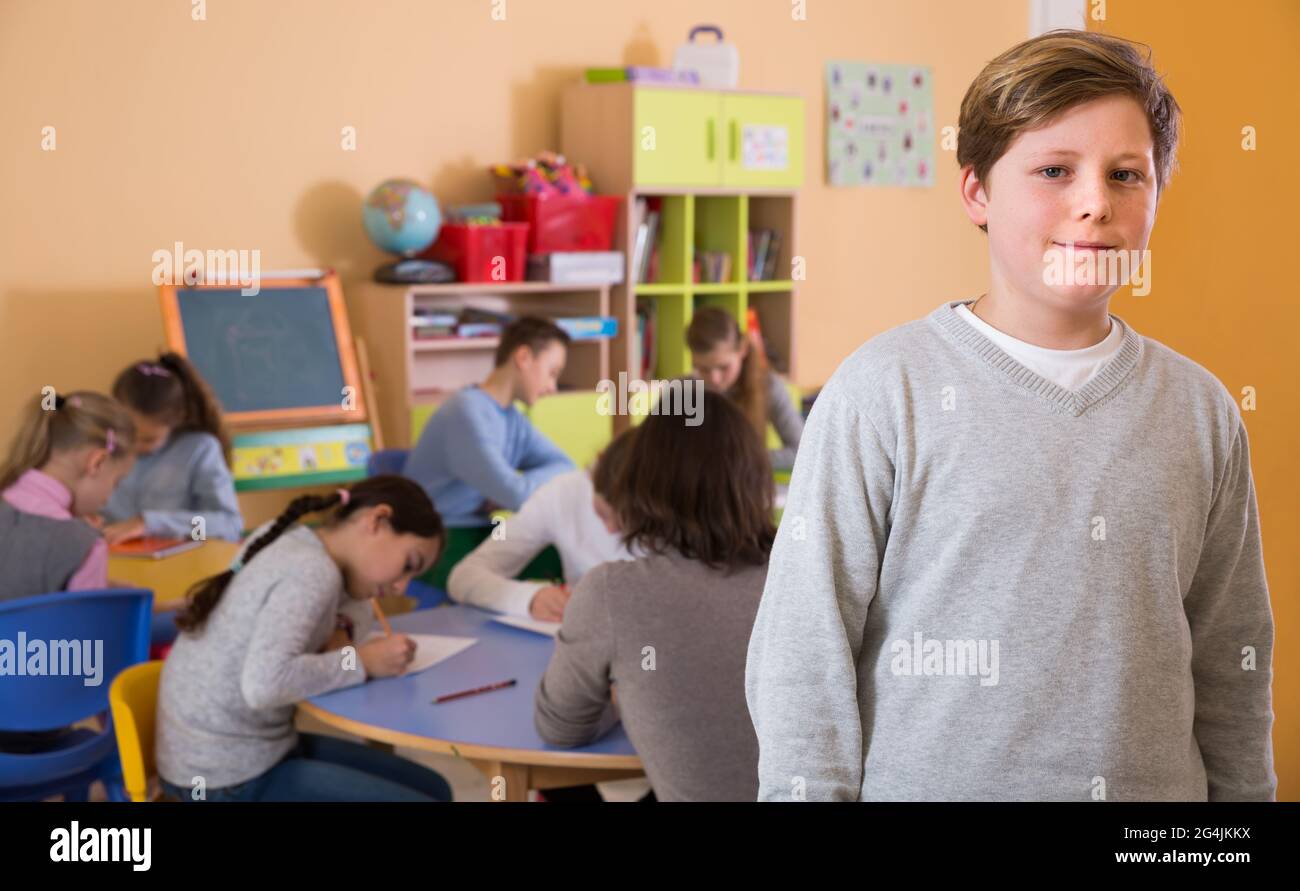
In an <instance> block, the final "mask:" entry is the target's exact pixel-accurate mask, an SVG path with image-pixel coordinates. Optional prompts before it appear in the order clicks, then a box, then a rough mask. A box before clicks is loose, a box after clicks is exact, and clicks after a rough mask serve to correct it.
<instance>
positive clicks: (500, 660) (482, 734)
mask: <svg viewBox="0 0 1300 891" xmlns="http://www.w3.org/2000/svg"><path fill="white" fill-rule="evenodd" d="M492 615H493V614H492V613H490V612H486V611H484V610H480V609H476V608H474V607H470V606H460V605H449V606H440V607H437V608H435V609H426V610H419V611H417V612H412V613H406V614H404V615H400V616H394V617H393V618H392V620H391V624H392V626H393V628H394V630H397V631H405V632H408V633H422V634H446V635H454V636H457V637H473V638H476V639H477V640H478V642H477V643H476V644H474V645H473V646H471V647H469V648H468V649H466V650H463V651H461V652H460V653H457V654H456V655H455V656H452V657H451V658H450V659H448V660H446V661H444V662H440V663H438V664H437V665H435V666H434V667H433V668H430V669H428V670H427V671H422V672H419V673H418V674H414V675H410V676H405V677H396V678H382V679H379V680H371V681H367V682H366V683H364V684H360V685H359V686H356V687H351V688H349V689H346V690H337V691H335V692H333V693H326V694H324V695H323V696H317V697H314V698H313V699H310V700H308V701H306V702H304V703H302V704H301V705H300V706H299V708H300V709H302V711H303V712H304V713H305V714H308V715H310V716H312V717H313V718H315V719H316V720H318V721H321V722H322V723H324V724H326V725H328V726H330V727H333V728H335V729H337V730H342V731H344V732H346V733H351V734H353V735H355V736H359V737H362V738H363V739H366V740H368V741H370V742H371V743H372V744H375V745H378V746H381V747H385V748H391V747H393V746H405V747H408V748H413V749H422V750H424V751H428V752H440V753H443V754H450V755H457V756H460V757H463V758H466V759H468V760H469V761H470V762H472V763H473V764H474V765H475V766H476V767H478V768H479V769H480V770H481V771H483V773H484V774H485V775H486V776H487V778H488V783H489V786H490V788H491V790H492V794H493V797H494V800H502V801H526V800H527V797H528V790H529V789H554V788H557V787H562V786H573V785H579V784H585V783H594V782H599V781H602V780H613V779H622V778H626V777H634V776H642V774H643V772H642V768H641V760H640V758H638V757H637V754H636V751H635V750H634V749H633V748H632V743H631V742H630V741H629V740H628V738H627V734H626V733H625V732H624V730H623V725H622V724H619V725H617V726H615V727H614V729H613V730H611V731H610V732H609V733H606V734H605V735H604V736H603V737H601V738H600V739H598V740H597V741H596V742H595V743H593V744H592V745H589V746H585V747H583V748H580V749H562V748H559V747H557V746H552V745H550V744H549V743H546V742H543V741H542V739H541V737H540V736H538V735H537V730H536V729H535V728H534V727H533V695H534V693H535V692H536V690H537V684H538V682H539V681H540V680H541V678H542V674H543V672H545V670H546V665H547V663H548V662H549V661H550V658H551V653H552V651H553V650H554V649H555V642H554V641H553V640H552V639H551V638H549V637H546V636H544V635H541V634H534V633H532V632H529V631H524V630H522V629H518V628H512V627H510V626H508V625H502V624H501V623H499V622H493V621H491V616H492ZM510 678H516V679H518V681H519V683H517V684H516V685H515V686H513V687H509V688H506V689H503V690H493V691H492V692H490V693H481V694H478V695H475V696H468V697H465V698H464V699H457V700H453V701H451V702H444V703H441V704H439V705H434V704H432V702H431V700H433V699H434V698H435V697H437V696H441V695H443V694H445V693H455V692H458V691H461V690H468V689H472V688H475V687H481V686H484V685H486V684H490V683H495V682H496V681H503V680H508V679H510ZM498 777H500V778H502V780H504V789H502V788H500V785H501V781H500V780H497V778H498Z"/></svg>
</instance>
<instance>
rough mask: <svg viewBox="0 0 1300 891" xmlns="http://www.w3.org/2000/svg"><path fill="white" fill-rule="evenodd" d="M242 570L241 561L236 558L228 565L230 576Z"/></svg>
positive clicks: (242, 563)
mask: <svg viewBox="0 0 1300 891" xmlns="http://www.w3.org/2000/svg"><path fill="white" fill-rule="evenodd" d="M243 568H244V561H243V559H242V558H238V557H237V558H235V559H234V560H233V561H231V563H230V574H231V575H234V574H235V573H237V572H239V570H241V569H243Z"/></svg>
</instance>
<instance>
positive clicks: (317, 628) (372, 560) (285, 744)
mask: <svg viewBox="0 0 1300 891" xmlns="http://www.w3.org/2000/svg"><path fill="white" fill-rule="evenodd" d="M329 509H333V513H332V514H331V516H330V517H329V518H328V520H327V521H326V523H325V524H324V525H323V526H321V527H320V528H318V529H311V528H308V527H305V526H298V525H295V524H296V523H297V521H298V520H299V519H300V518H301V517H303V516H305V515H306V514H309V513H315V512H317V511H323V510H329ZM442 542H443V525H442V520H441V518H440V517H439V516H438V513H437V511H436V510H434V507H433V503H432V502H430V501H429V497H428V496H427V495H426V494H425V492H424V490H423V489H421V488H420V487H419V486H418V485H416V484H415V483H413V482H411V481H410V480H407V479H404V478H402V477H398V476H377V477H371V478H370V479H367V480H363V481H362V482H359V483H357V484H356V485H355V486H353V487H352V488H351V489H339V490H338V491H336V492H334V493H332V494H329V495H323V496H322V495H304V496H302V497H301V498H297V499H294V501H293V502H291V503H290V504H289V507H288V509H286V510H285V512H284V513H283V514H281V515H280V516H279V518H277V519H276V520H275V521H273V522H272V523H270V524H267V526H264V527H262V529H260V530H258V532H256V533H254V535H253V536H252V538H251V541H250V543H249V544H247V545H246V546H245V547H244V549H243V550H242V551H241V552H240V554H239V556H238V557H237V558H236V559H235V562H234V563H233V564H232V565H231V568H230V569H228V570H227V571H225V572H223V573H221V574H220V575H217V576H213V577H212V578H210V579H208V580H206V581H204V582H201V583H200V584H199V585H197V586H196V587H195V588H194V590H192V591H191V592H190V595H189V597H188V599H187V603H186V607H185V609H184V610H183V611H182V613H181V614H180V615H179V616H178V617H177V620H176V624H177V626H178V627H179V628H180V629H181V631H182V634H181V635H180V637H179V638H178V639H177V641H176V644H175V646H174V647H173V648H172V651H171V654H170V655H169V656H168V658H167V662H166V663H165V664H164V666H163V672H162V680H161V686H160V688H159V694H158V714H157V724H158V729H157V741H156V756H157V757H156V760H157V764H158V773H159V775H160V777H161V779H162V785H163V789H164V791H165V792H167V793H168V794H170V795H172V796H173V797H175V798H179V799H180V800H182V801H190V800H195V801H198V800H209V801H211V800H221V801H429V800H440V801H450V800H451V789H450V787H449V786H448V784H447V782H446V780H444V779H443V778H442V777H441V776H440V775H438V774H437V773H435V772H433V771H431V770H428V769H427V768H424V767H422V766H420V765H418V764H415V763H414V762H411V761H407V760H405V759H402V758H398V757H397V756H395V755H390V754H387V753H384V752H380V751H378V750H376V749H372V748H368V747H366V746H363V745H359V744H356V743H351V742H346V741H344V740H339V739H334V738H331V737H323V736H316V735H310V734H303V735H301V736H300V735H299V734H297V733H296V732H295V730H294V726H293V716H294V707H295V705H296V704H297V703H298V702H299V701H301V700H303V699H308V698H310V697H312V696H318V695H320V694H322V693H327V692H329V691H331V690H337V689H340V688H343V687H350V686H353V685H356V684H360V683H363V682H364V681H365V680H366V679H367V678H370V677H390V676H392V675H396V674H400V673H401V672H402V670H403V669H404V668H405V667H406V666H407V664H408V663H409V662H410V660H411V658H412V656H413V655H414V652H415V644H414V642H413V641H412V640H411V639H410V638H409V637H406V636H405V635H401V634H394V635H391V636H388V637H381V638H378V639H376V640H373V641H371V642H369V643H365V644H361V645H359V646H355V647H353V646H351V645H350V644H351V640H350V628H349V627H348V625H349V623H348V622H347V620H346V619H345V618H343V609H342V608H343V607H344V605H345V604H346V603H347V602H348V601H349V600H350V599H355V600H363V599H366V598H370V597H376V596H379V595H382V594H385V593H389V592H392V591H400V590H401V589H402V588H403V587H405V585H406V583H407V582H408V581H409V580H410V579H411V578H412V577H413V576H416V575H419V574H420V573H422V572H424V571H425V570H426V569H428V568H429V567H430V566H431V565H433V563H434V561H435V560H436V559H437V557H438V553H439V551H440V550H441V546H442Z"/></svg>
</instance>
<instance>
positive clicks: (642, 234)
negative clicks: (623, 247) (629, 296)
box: [632, 198, 659, 284]
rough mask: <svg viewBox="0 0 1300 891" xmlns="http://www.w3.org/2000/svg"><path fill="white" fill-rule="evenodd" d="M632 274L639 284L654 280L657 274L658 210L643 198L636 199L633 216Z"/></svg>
mask: <svg viewBox="0 0 1300 891" xmlns="http://www.w3.org/2000/svg"><path fill="white" fill-rule="evenodd" d="M632 222H633V226H634V227H635V228H634V229H633V231H634V232H635V233H636V234H635V235H634V237H633V241H632V274H633V277H634V280H635V281H636V282H638V283H640V284H647V283H650V282H653V281H655V280H656V277H657V276H658V267H659V264H658V260H657V259H656V257H657V254H658V250H659V245H658V240H659V211H658V210H657V209H656V208H654V207H651V205H650V203H649V202H648V201H647V200H646V199H645V198H638V199H637V200H636V208H635V211H634V216H633V220H632Z"/></svg>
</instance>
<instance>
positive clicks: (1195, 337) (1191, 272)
mask: <svg viewBox="0 0 1300 891" xmlns="http://www.w3.org/2000/svg"><path fill="white" fill-rule="evenodd" d="M1107 7H1108V10H1107V20H1106V21H1105V22H1104V23H1102V24H1101V25H1100V26H1099V27H1098V28H1097V29H1098V30H1103V31H1105V32H1107V33H1111V34H1118V35H1122V36H1124V37H1128V38H1129V39H1131V40H1140V41H1142V42H1144V43H1147V44H1149V45H1150V46H1152V47H1153V49H1154V50H1155V59H1156V64H1157V67H1158V68H1159V69H1160V70H1161V71H1163V72H1165V75H1166V81H1167V83H1168V84H1169V87H1170V89H1172V90H1173V92H1174V95H1175V96H1176V97H1177V99H1178V102H1179V104H1180V105H1181V106H1182V108H1183V120H1184V124H1185V133H1184V138H1183V144H1182V147H1181V149H1180V151H1179V162H1180V165H1181V169H1180V170H1179V172H1177V173H1175V174H1174V178H1173V180H1172V182H1171V185H1170V188H1169V190H1168V191H1167V192H1166V193H1165V195H1164V196H1163V197H1162V199H1161V202H1160V208H1159V210H1158V213H1157V217H1156V227H1155V230H1154V232H1153V233H1152V237H1151V243H1150V246H1149V247H1150V250H1151V266H1152V271H1151V285H1152V287H1151V293H1150V294H1148V295H1147V296H1145V297H1133V296H1131V295H1127V294H1126V295H1123V296H1120V297H1119V298H1118V299H1117V300H1115V302H1114V303H1113V304H1112V307H1113V309H1114V311H1115V312H1116V313H1117V314H1119V315H1121V316H1123V317H1124V318H1125V319H1126V320H1127V321H1129V322H1131V323H1132V324H1133V326H1134V327H1135V328H1136V329H1137V330H1138V331H1141V332H1142V333H1143V334H1146V335H1147V336H1149V337H1154V338H1155V339H1157V340H1159V341H1161V342H1163V343H1166V344H1168V345H1169V346H1170V347H1172V348H1174V349H1176V350H1178V351H1179V352H1180V353H1183V354H1184V355H1187V356H1190V357H1191V358H1192V359H1195V360H1196V361H1197V362H1199V363H1200V364H1201V365H1204V366H1205V367H1206V368H1208V369H1209V370H1210V371H1212V372H1213V373H1214V374H1215V375H1216V376H1217V377H1218V378H1219V380H1221V381H1223V383H1224V385H1225V386H1226V387H1227V388H1228V390H1229V391H1230V392H1232V393H1234V394H1235V395H1236V396H1237V397H1238V402H1239V403H1240V400H1241V394H1242V388H1243V387H1248V386H1249V387H1254V388H1255V392H1256V396H1257V403H1256V405H1257V407H1256V409H1255V410H1254V411H1245V412H1243V413H1242V417H1243V418H1244V419H1245V422H1246V429H1247V433H1248V435H1249V437H1250V451H1251V466H1252V468H1253V470H1254V474H1255V490H1256V494H1257V497H1258V500H1259V513H1260V525H1261V527H1262V530H1263V537H1264V560H1265V563H1266V566H1267V570H1268V581H1269V590H1270V593H1271V594H1272V599H1273V617H1274V622H1275V624H1276V627H1277V635H1276V642H1275V644H1274V657H1273V667H1274V672H1275V677H1274V683H1273V710H1274V712H1275V713H1276V715H1277V719H1276V724H1275V727H1274V731H1273V744H1274V757H1275V759H1276V763H1277V773H1278V798H1280V799H1287V800H1296V799H1298V798H1300V720H1298V719H1297V718H1298V716H1300V660H1298V659H1297V646H1298V645H1300V604H1298V602H1297V594H1300V565H1298V563H1300V561H1297V558H1296V557H1297V553H1298V552H1300V514H1298V512H1297V509H1298V508H1300V474H1298V473H1297V471H1296V458H1297V456H1298V455H1300V423H1297V418H1296V408H1297V406H1300V361H1298V360H1297V357H1298V356H1300V350H1297V348H1296V346H1295V337H1296V333H1297V331H1300V300H1297V297H1300V295H1298V294H1297V288H1296V285H1295V279H1294V278H1292V277H1291V275H1290V273H1289V267H1286V266H1285V265H1284V263H1285V262H1286V261H1288V260H1290V259H1292V258H1294V257H1295V256H1296V244H1295V234H1296V225H1295V210H1296V207H1297V206H1300V188H1297V185H1296V182H1297V180H1296V171H1295V157H1296V155H1295V146H1296V145H1298V144H1300V122H1297V119H1296V115H1295V107H1296V99H1295V89H1296V85H1297V84H1300V56H1297V54H1296V46H1297V45H1300V3H1296V2H1295V0H1252V2H1249V3H1239V4H1235V5H1233V6H1232V7H1231V11H1229V9H1228V8H1227V7H1224V6H1223V5H1222V4H1220V3H1217V2H1211V0H1193V2H1182V0H1180V2H1176V3H1174V2H1124V3H1116V2H1110V3H1108V4H1107ZM1175 9H1176V10H1177V13H1175ZM1245 126H1253V127H1254V128H1255V130H1256V133H1257V135H1258V142H1257V147H1256V150H1255V151H1243V150H1242V133H1241V130H1242V127H1245Z"/></svg>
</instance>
